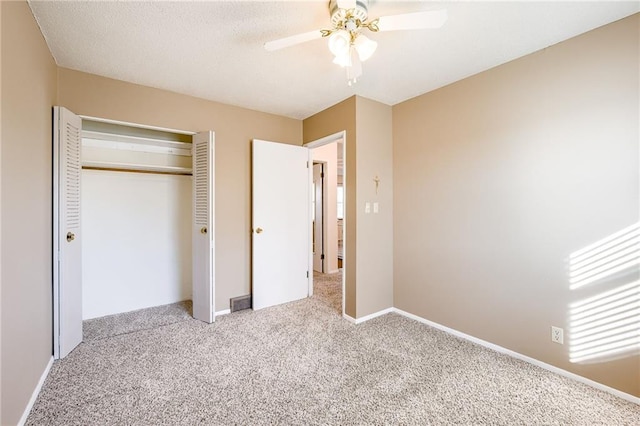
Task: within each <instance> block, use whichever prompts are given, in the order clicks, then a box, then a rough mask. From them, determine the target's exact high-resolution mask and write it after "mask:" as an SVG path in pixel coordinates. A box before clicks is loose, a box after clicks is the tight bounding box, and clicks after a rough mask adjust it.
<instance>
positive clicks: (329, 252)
mask: <svg viewBox="0 0 640 426" xmlns="http://www.w3.org/2000/svg"><path fill="white" fill-rule="evenodd" d="M345 141H346V132H344V131H342V132H338V133H335V134H332V135H329V136H327V137H324V138H321V139H318V140H315V141H312V142H309V143H307V144H305V146H306V147H308V148H309V149H310V151H311V158H312V159H313V176H314V178H313V183H312V194H313V197H312V201H311V203H312V206H311V210H312V215H311V220H312V226H313V244H312V245H311V251H312V255H313V270H314V272H313V280H312V281H311V288H310V289H309V294H310V295H314V294H315V295H316V296H317V297H319V298H320V299H322V300H323V301H326V302H328V303H329V304H330V305H331V306H332V307H335V309H336V310H337V311H338V312H340V313H341V314H343V315H344V305H345V303H344V297H345V296H344V294H345V291H344V288H345V278H344V273H343V271H344V268H345V267H348V266H347V259H346V258H345V256H344V253H345V250H344V247H345V243H344V242H345V238H344V235H345V230H346V220H347V218H346V217H345V208H344V205H345V202H344V201H345V183H346V173H345V171H346V168H345V152H346V146H345V145H346V144H345Z"/></svg>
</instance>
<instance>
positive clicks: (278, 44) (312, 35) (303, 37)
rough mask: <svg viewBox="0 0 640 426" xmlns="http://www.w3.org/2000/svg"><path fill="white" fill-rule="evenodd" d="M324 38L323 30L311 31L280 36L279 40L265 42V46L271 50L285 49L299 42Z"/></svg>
mask: <svg viewBox="0 0 640 426" xmlns="http://www.w3.org/2000/svg"><path fill="white" fill-rule="evenodd" d="M318 38H322V32H321V31H320V30H315V31H309V32H308V33H302V34H296V35H293V36H289V37H285V38H280V39H278V40H273V41H268V42H266V43H265V44H264V48H265V49H267V50H268V51H269V52H272V51H274V50H278V49H284V48H285V47H289V46H293V45H295V44H299V43H305V42H307V41H311V40H315V39H318Z"/></svg>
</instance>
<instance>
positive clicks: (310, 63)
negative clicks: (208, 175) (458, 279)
mask: <svg viewBox="0 0 640 426" xmlns="http://www.w3.org/2000/svg"><path fill="white" fill-rule="evenodd" d="M29 4H30V5H31V9H32V11H33V13H34V15H35V17H36V19H37V21H38V23H39V25H40V28H41V29H42V33H43V34H44V37H45V39H46V41H47V43H48V45H49V48H50V50H51V53H52V54H53V57H54V58H55V60H56V62H57V64H58V65H60V66H62V67H66V68H71V69H75V70H80V71H85V72H88V73H92V74H98V75H102V76H106V77H110V78H114V79H118V80H124V81H129V82H132V83H138V84H142V85H146V86H152V87H157V88H161V89H166V90H170V91H174V92H178V93H184V94H188V95H192V96H197V97H200V98H205V99H210V100H214V101H218V102H223V103H226V104H231V105H237V106H242V107H245V108H250V109H255V110H259V111H265V112H270V113H274V114H279V115H284V116H288V117H293V118H298V119H302V118H306V117H308V116H310V115H312V114H315V113H317V112H319V111H321V110H323V109H325V108H327V107H329V106H331V105H333V104H335V103H337V102H339V101H341V100H343V99H345V98H347V97H349V96H351V95H353V94H357V95H360V96H363V97H366V98H370V99H374V100H377V101H380V102H383V103H385V104H389V105H394V104H396V103H398V102H402V101H404V100H407V99H410V98H412V97H414V96H417V95H420V94H422V93H426V92H428V91H431V90H434V89H436V88H438V87H442V86H445V85H447V84H449V83H452V82H454V81H457V80H460V79H462V78H465V77H467V76H470V75H473V74H476V73H478V72H481V71H484V70H486V69H489V68H492V67H495V66H496V65H499V64H502V63H505V62H508V61H510V60H513V59H515V58H518V57H521V56H523V55H526V54H528V53H531V52H534V51H537V50H540V49H542V48H545V47H547V46H549V45H552V44H555V43H558V42H560V41H563V40H566V39H568V38H571V37H573V36H576V35H578V34H581V33H584V32H586V31H589V30H591V29H593V28H597V27H599V26H602V25H605V24H607V23H610V22H613V21H616V20H618V19H621V18H623V17H625V16H628V15H631V14H633V13H636V12H638V11H639V10H640V2H638V1H629V2H620V1H591V2H577V1H571V2H558V1H552V2H531V1H517V2H504V1H503V2H480V1H474V2H438V1H414V2H401V1H371V4H370V7H369V16H370V17H372V18H375V17H378V16H382V15H389V14H396V13H409V12H416V11H421V10H431V9H442V8H446V9H447V11H448V13H449V20H448V21H447V23H446V24H445V25H444V27H442V28H440V29H437V30H414V31H398V32H388V33H378V34H371V35H370V38H372V39H375V40H376V41H378V50H377V51H376V53H375V54H374V56H373V57H372V58H371V59H369V60H368V61H367V62H365V63H364V64H363V76H362V78H361V79H360V80H358V83H356V84H355V85H354V86H352V87H349V86H347V84H346V78H345V74H344V70H343V69H341V68H340V67H338V66H337V65H335V64H333V63H332V62H331V61H332V56H331V54H330V52H329V50H328V48H327V43H326V40H315V41H311V42H308V43H305V44H301V45H298V46H294V47H291V48H287V49H284V50H280V51H276V52H267V51H265V50H264V49H263V47H262V45H263V43H264V42H266V41H269V40H273V39H277V38H281V37H286V36H289V35H293V34H297V33H301V32H306V31H310V30H314V29H320V28H328V26H329V25H328V23H329V13H328V0H327V1H297V2H293V1H205V2H190V1H181V2H159V1H144V2H116V1H111V2H103V1H100V2H99V1H73V2H61V1H44V2H40V1H30V2H29ZM368 35H369V34H368Z"/></svg>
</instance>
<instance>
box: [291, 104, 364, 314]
mask: <svg viewBox="0 0 640 426" xmlns="http://www.w3.org/2000/svg"><path fill="white" fill-rule="evenodd" d="M343 130H344V131H346V140H345V141H344V143H345V151H346V152H345V158H344V164H345V176H344V180H345V183H346V185H345V197H346V199H345V223H346V228H345V236H344V244H345V246H344V248H345V252H344V255H345V256H344V263H343V274H344V277H345V294H344V297H345V306H344V310H345V313H346V314H347V315H349V316H350V317H352V318H356V267H355V265H356V264H357V258H356V227H357V218H356V192H355V189H356V97H355V96H352V97H350V98H348V99H346V100H344V101H342V102H340V103H338V104H336V105H334V106H332V107H330V108H327V109H326V110H324V111H321V112H319V113H317V114H315V115H312V116H311V117H309V118H306V119H305V120H304V121H303V139H304V143H308V142H313V141H315V140H317V139H320V138H323V137H325V136H329V135H332V134H334V133H338V132H341V131H343Z"/></svg>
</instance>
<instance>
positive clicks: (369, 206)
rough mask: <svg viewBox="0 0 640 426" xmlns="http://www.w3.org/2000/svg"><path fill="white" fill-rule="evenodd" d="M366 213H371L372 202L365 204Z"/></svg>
mask: <svg viewBox="0 0 640 426" xmlns="http://www.w3.org/2000/svg"><path fill="white" fill-rule="evenodd" d="M364 212H365V213H371V203H370V202H368V201H367V202H366V203H364Z"/></svg>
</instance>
